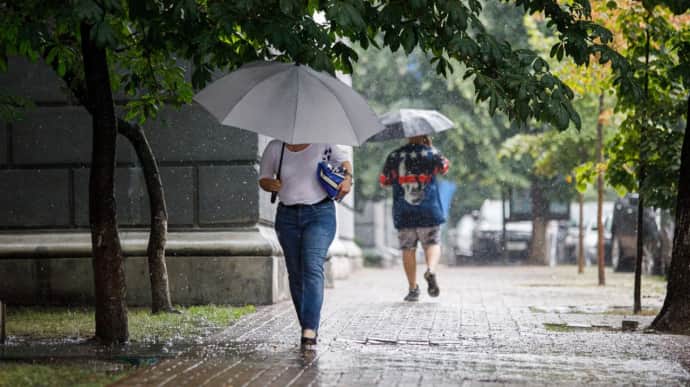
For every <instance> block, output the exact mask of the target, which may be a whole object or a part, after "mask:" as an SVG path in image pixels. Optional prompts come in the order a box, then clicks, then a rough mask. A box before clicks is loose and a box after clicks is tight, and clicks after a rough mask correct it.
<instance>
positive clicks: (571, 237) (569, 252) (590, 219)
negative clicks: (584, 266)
mask: <svg viewBox="0 0 690 387" xmlns="http://www.w3.org/2000/svg"><path fill="white" fill-rule="evenodd" d="M597 207H598V204H597V202H585V203H584V205H583V217H584V222H583V223H584V225H585V227H584V230H583V231H584V239H585V240H584V241H583V242H584V243H583V244H584V245H585V246H584V247H585V259H587V244H588V243H589V246H590V257H596V240H597V229H596V228H597V223H596V219H597V218H596V217H597ZM613 207H614V203H613V202H609V201H605V202H604V203H603V207H602V215H603V216H604V226H606V230H609V231H605V232H604V237H605V239H604V246H605V248H604V252H605V257H606V262H607V264H610V262H611V258H610V255H611V253H610V248H609V247H606V246H608V245H610V243H611V242H610V237H609V236H608V235H609V233H610V225H611V220H610V219H611V217H612V216H613ZM579 212H580V211H579V205H578V203H572V204H571V207H570V216H571V218H570V219H569V220H568V221H563V222H561V223H560V224H559V237H558V240H557V243H558V246H557V262H558V263H566V264H573V263H577V253H578V248H579V247H578V244H579V239H580V226H579ZM607 218H608V219H609V220H608V221H607V220H606V219H607ZM607 222H608V223H607ZM588 235H589V242H588V241H587V238H588ZM592 249H593V250H592ZM591 251H594V253H593V254H591ZM593 261H596V259H594V260H593ZM590 262H592V260H590Z"/></svg>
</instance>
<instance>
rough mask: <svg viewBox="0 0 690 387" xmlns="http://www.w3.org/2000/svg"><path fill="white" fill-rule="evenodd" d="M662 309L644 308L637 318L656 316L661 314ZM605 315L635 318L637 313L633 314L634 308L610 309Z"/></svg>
mask: <svg viewBox="0 0 690 387" xmlns="http://www.w3.org/2000/svg"><path fill="white" fill-rule="evenodd" d="M659 311H660V309H657V308H642V310H640V313H638V314H637V316H656V315H657V314H659ZM604 314H609V315H618V316H633V315H635V313H633V310H632V308H609V309H607V310H606V311H605V312H604Z"/></svg>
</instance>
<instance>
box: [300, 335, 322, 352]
mask: <svg viewBox="0 0 690 387" xmlns="http://www.w3.org/2000/svg"><path fill="white" fill-rule="evenodd" d="M317 337H318V335H317V336H316V337H302V339H301V341H300V347H302V349H303V350H305V351H314V350H316V343H317Z"/></svg>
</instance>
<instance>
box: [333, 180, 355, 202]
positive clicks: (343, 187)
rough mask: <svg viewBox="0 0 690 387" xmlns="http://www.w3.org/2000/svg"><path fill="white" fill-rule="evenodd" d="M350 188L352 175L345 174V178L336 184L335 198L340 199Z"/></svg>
mask: <svg viewBox="0 0 690 387" xmlns="http://www.w3.org/2000/svg"><path fill="white" fill-rule="evenodd" d="M351 190H352V175H347V176H345V180H343V181H342V183H340V185H338V196H336V199H337V200H342V199H343V198H344V197H345V195H347V194H349V193H350V191H351Z"/></svg>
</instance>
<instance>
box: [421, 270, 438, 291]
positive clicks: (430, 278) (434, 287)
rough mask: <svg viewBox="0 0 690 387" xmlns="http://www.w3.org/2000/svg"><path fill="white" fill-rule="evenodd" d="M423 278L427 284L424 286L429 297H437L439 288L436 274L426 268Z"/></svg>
mask: <svg viewBox="0 0 690 387" xmlns="http://www.w3.org/2000/svg"><path fill="white" fill-rule="evenodd" d="M424 279H425V280H426V282H427V284H428V285H429V286H428V287H427V288H426V290H427V292H429V295H430V296H431V297H438V294H439V293H440V292H441V289H439V288H438V283H437V282H436V274H434V273H432V272H430V271H429V270H427V271H426V273H424Z"/></svg>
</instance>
